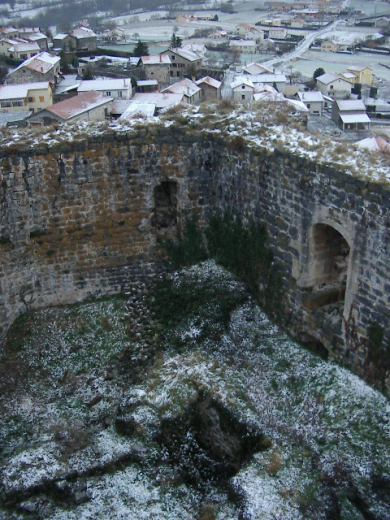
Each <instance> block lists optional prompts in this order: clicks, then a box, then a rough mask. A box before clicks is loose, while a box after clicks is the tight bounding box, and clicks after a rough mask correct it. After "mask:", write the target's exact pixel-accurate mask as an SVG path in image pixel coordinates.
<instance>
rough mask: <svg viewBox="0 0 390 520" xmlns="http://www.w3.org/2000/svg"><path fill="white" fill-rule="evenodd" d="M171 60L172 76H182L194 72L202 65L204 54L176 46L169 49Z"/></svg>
mask: <svg viewBox="0 0 390 520" xmlns="http://www.w3.org/2000/svg"><path fill="white" fill-rule="evenodd" d="M167 54H168V56H169V58H170V60H171V63H172V65H171V70H170V75H171V77H177V78H178V77H180V76H184V75H185V74H190V73H194V72H195V71H196V70H198V69H200V68H201V66H202V56H198V54H196V53H195V52H192V51H190V50H189V49H183V48H181V47H174V48H172V49H169V50H168V51H167Z"/></svg>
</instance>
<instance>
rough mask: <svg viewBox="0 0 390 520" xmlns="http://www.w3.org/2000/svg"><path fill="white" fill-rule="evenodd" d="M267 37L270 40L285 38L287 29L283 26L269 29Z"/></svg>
mask: <svg viewBox="0 0 390 520" xmlns="http://www.w3.org/2000/svg"><path fill="white" fill-rule="evenodd" d="M268 38H271V39H272V40H285V39H286V38H287V29H286V28H285V27H281V28H277V29H276V28H274V29H270V30H269V32H268Z"/></svg>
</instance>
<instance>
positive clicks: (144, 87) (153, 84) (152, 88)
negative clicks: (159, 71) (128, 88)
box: [137, 79, 158, 94]
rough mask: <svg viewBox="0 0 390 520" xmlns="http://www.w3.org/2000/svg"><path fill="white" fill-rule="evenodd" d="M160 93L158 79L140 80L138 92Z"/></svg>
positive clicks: (138, 81)
mask: <svg viewBox="0 0 390 520" xmlns="http://www.w3.org/2000/svg"><path fill="white" fill-rule="evenodd" d="M156 91H158V81H157V80H156V79H138V80H137V92H139V93H141V94H144V93H148V92H156Z"/></svg>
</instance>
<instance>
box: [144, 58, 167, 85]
mask: <svg viewBox="0 0 390 520" xmlns="http://www.w3.org/2000/svg"><path fill="white" fill-rule="evenodd" d="M140 66H141V67H142V68H143V70H144V72H145V79H156V80H157V81H158V83H160V84H163V85H167V84H169V82H170V77H171V74H170V72H171V59H170V57H169V55H168V54H167V53H164V54H155V55H152V56H142V57H141V65H140Z"/></svg>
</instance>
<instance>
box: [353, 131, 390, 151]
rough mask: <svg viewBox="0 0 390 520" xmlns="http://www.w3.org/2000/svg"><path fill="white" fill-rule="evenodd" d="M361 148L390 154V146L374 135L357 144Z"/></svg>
mask: <svg viewBox="0 0 390 520" xmlns="http://www.w3.org/2000/svg"><path fill="white" fill-rule="evenodd" d="M355 144H356V146H358V147H359V148H364V149H366V150H371V151H372V152H389V151H390V144H389V143H388V142H386V141H385V140H384V139H382V138H381V137H378V136H377V135H374V136H372V137H367V138H366V139H362V140H361V141H358V142H357V143H355Z"/></svg>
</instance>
